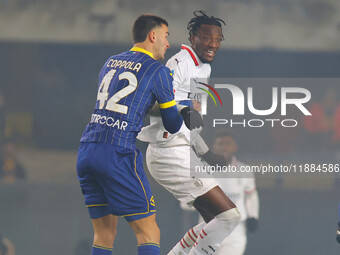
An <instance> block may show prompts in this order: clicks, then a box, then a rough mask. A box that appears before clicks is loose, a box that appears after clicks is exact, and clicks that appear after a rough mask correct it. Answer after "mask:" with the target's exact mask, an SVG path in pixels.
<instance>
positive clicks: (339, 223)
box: [336, 221, 340, 243]
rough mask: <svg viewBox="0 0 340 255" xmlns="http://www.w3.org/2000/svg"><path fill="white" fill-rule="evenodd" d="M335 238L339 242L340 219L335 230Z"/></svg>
mask: <svg viewBox="0 0 340 255" xmlns="http://www.w3.org/2000/svg"><path fill="white" fill-rule="evenodd" d="M336 240H337V241H338V243H340V221H339V222H338V229H337V231H336Z"/></svg>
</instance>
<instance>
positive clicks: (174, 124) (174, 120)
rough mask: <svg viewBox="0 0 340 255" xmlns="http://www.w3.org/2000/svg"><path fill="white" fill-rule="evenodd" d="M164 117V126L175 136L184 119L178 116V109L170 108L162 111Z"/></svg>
mask: <svg viewBox="0 0 340 255" xmlns="http://www.w3.org/2000/svg"><path fill="white" fill-rule="evenodd" d="M160 111H161V115H162V121H163V126H164V128H165V129H166V131H168V132H169V133H171V134H174V133H176V132H178V130H180V128H181V126H182V123H183V118H182V116H181V115H179V114H178V111H177V107H176V106H173V107H169V108H166V109H160Z"/></svg>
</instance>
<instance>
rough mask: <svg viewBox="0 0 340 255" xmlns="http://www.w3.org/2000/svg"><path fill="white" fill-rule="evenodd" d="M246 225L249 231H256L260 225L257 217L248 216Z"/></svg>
mask: <svg viewBox="0 0 340 255" xmlns="http://www.w3.org/2000/svg"><path fill="white" fill-rule="evenodd" d="M246 225H247V230H248V231H249V232H255V231H256V230H257V229H258V227H259V221H258V220H257V219H255V218H248V219H247V221H246Z"/></svg>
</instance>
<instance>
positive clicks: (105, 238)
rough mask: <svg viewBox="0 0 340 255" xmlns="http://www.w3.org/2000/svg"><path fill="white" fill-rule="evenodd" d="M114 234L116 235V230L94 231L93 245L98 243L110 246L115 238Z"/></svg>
mask: <svg viewBox="0 0 340 255" xmlns="http://www.w3.org/2000/svg"><path fill="white" fill-rule="evenodd" d="M116 234H117V230H116V229H114V230H112V229H110V230H108V229H105V230H101V231H96V232H95V233H94V240H95V243H97V242H98V241H99V242H100V243H105V244H106V245H107V246H109V245H112V244H113V242H114V240H115V238H116Z"/></svg>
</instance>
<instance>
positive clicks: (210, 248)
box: [189, 208, 240, 255]
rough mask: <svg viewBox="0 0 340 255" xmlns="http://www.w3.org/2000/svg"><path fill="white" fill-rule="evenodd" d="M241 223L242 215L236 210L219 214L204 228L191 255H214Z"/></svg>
mask: <svg viewBox="0 0 340 255" xmlns="http://www.w3.org/2000/svg"><path fill="white" fill-rule="evenodd" d="M239 222H240V213H239V212H238V210H237V209H236V208H233V209H230V210H228V211H225V212H223V213H220V214H218V215H217V216H216V217H215V218H214V219H212V220H211V221H210V222H209V223H207V225H206V226H204V227H203V228H202V230H201V232H200V233H199V235H198V236H199V237H198V238H197V241H196V243H195V244H194V247H193V248H192V249H191V250H190V252H189V255H201V254H204V255H206V254H214V253H215V252H216V251H217V249H218V248H219V247H220V244H221V243H222V241H223V240H224V239H225V238H226V237H227V236H228V235H229V234H230V233H231V232H232V231H233V230H234V229H235V227H236V226H237V225H238V223H239Z"/></svg>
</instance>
